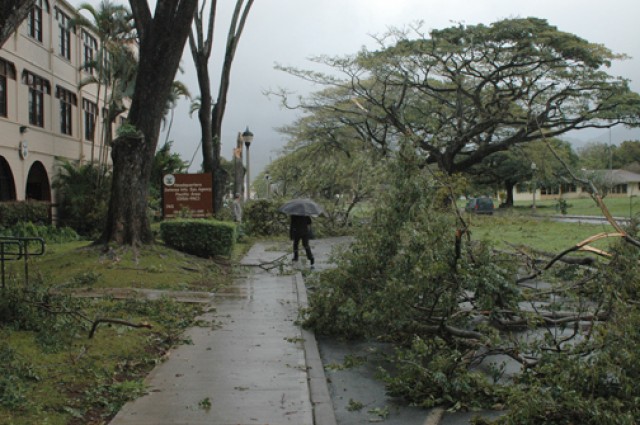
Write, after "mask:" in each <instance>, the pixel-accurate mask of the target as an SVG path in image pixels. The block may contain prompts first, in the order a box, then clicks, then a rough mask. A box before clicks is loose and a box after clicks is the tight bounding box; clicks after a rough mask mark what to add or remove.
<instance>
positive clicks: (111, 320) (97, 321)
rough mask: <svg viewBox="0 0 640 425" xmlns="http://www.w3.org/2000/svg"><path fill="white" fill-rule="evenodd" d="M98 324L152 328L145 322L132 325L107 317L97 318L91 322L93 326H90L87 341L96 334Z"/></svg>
mask: <svg viewBox="0 0 640 425" xmlns="http://www.w3.org/2000/svg"><path fill="white" fill-rule="evenodd" d="M100 323H114V324H116V325H123V326H129V327H132V328H147V329H151V328H152V327H153V326H151V324H150V323H147V322H141V323H132V322H129V321H126V320H121V319H110V318H108V317H99V318H97V319H96V320H94V321H93V326H91V332H89V339H91V338H93V334H94V333H95V332H96V329H97V328H98V325H99V324H100Z"/></svg>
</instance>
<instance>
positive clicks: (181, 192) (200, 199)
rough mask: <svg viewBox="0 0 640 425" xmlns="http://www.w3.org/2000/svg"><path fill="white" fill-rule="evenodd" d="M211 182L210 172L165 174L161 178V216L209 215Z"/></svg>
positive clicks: (211, 201) (196, 216)
mask: <svg viewBox="0 0 640 425" xmlns="http://www.w3.org/2000/svg"><path fill="white" fill-rule="evenodd" d="M212 183H213V182H212V180H211V173H204V174H166V175H165V176H164V177H163V178H162V201H163V202H162V215H163V217H164V218H176V217H191V218H205V217H211V216H212V215H213V190H212V189H211V186H212Z"/></svg>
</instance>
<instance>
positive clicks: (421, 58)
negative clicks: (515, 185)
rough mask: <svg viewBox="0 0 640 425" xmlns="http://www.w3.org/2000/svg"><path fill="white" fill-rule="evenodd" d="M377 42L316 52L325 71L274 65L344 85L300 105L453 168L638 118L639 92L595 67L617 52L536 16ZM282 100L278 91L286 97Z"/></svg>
mask: <svg viewBox="0 0 640 425" xmlns="http://www.w3.org/2000/svg"><path fill="white" fill-rule="evenodd" d="M378 41H379V49H378V50H376V51H369V50H367V49H363V50H362V51H361V52H359V53H358V54H356V55H353V56H349V57H342V58H329V57H321V58H317V59H316V60H317V61H318V62H320V63H322V64H324V65H328V66H329V67H331V68H332V69H333V70H334V71H335V73H334V74H333V75H328V74H322V73H317V72H310V71H304V70H299V69H293V68H282V69H284V70H286V71H287V72H290V73H292V74H294V75H297V76H299V77H301V78H305V79H308V80H311V81H314V82H317V83H321V84H325V85H328V86H337V87H340V88H342V89H343V90H344V91H343V93H342V94H341V97H340V98H339V99H336V98H335V97H334V98H319V97H312V98H310V99H306V100H304V101H303V103H302V104H301V105H299V107H302V108H308V109H312V108H324V109H332V110H335V111H339V112H340V113H341V114H342V115H343V119H344V120H345V121H349V123H350V124H351V125H353V126H354V127H357V128H359V129H361V131H364V132H366V133H367V135H368V137H369V139H370V140H371V141H372V142H373V143H376V144H377V145H379V146H381V147H383V148H384V149H397V147H398V145H399V144H401V143H409V144H411V146H413V147H414V148H415V150H416V151H417V152H419V153H420V154H421V156H422V158H423V161H424V163H425V164H428V163H433V164H437V165H438V167H439V168H440V169H441V170H443V171H445V172H447V173H449V174H452V173H456V172H461V171H464V170H466V169H468V168H469V167H471V166H473V165H475V164H478V163H480V162H481V161H482V160H483V159H484V158H485V157H487V156H489V155H491V154H493V153H496V152H500V151H504V150H507V149H509V148H510V147H512V146H514V145H517V144H521V143H526V142H530V141H534V140H538V139H541V138H543V137H555V136H559V135H562V134H564V133H566V132H568V131H571V130H580V129H583V128H589V127H598V128H606V127H611V126H615V125H618V124H622V123H626V124H633V125H638V123H639V119H638V117H639V116H640V115H639V111H640V96H639V95H638V94H637V93H635V92H632V91H631V90H630V89H629V86H628V81H626V80H624V79H622V78H617V77H614V76H611V75H609V74H608V73H607V72H605V71H604V69H605V68H607V67H608V66H609V65H610V64H611V62H612V61H613V60H616V59H624V58H625V56H624V55H619V54H615V53H613V52H612V51H611V50H609V49H607V48H606V47H604V46H602V45H600V44H594V43H589V42H588V41H586V40H584V39H582V38H580V37H578V36H576V35H574V34H570V33H567V32H563V31H560V30H558V29H557V28H556V27H554V26H552V25H550V24H549V23H548V22H547V21H546V20H543V19H538V18H523V19H520V18H519V19H505V20H501V21H498V22H495V23H493V24H491V25H482V24H480V25H469V26H467V25H462V24H460V25H455V26H452V27H450V28H445V29H443V30H433V31H432V32H431V34H430V36H427V35H426V34H424V33H422V32H421V31H420V28H419V27H415V28H412V29H411V30H409V31H400V30H393V31H391V32H390V34H388V35H387V36H385V37H382V38H380V39H379V40H378ZM285 101H286V100H285Z"/></svg>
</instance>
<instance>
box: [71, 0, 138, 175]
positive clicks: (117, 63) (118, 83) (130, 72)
mask: <svg viewBox="0 0 640 425" xmlns="http://www.w3.org/2000/svg"><path fill="white" fill-rule="evenodd" d="M78 11H79V12H83V11H84V12H86V13H87V14H88V15H89V17H90V19H89V18H87V17H85V16H84V15H80V14H79V15H78V16H77V17H76V18H75V19H74V20H72V25H76V26H80V27H85V28H88V29H90V30H91V31H92V32H93V34H95V35H96V36H97V37H98V48H97V52H96V56H95V57H94V58H93V59H92V60H89V61H88V62H86V63H84V64H83V65H82V66H83V68H84V69H86V70H89V71H91V75H90V76H89V77H87V78H85V79H84V80H83V81H81V83H80V85H81V86H84V85H88V84H98V93H97V103H98V104H100V101H101V89H102V87H103V86H104V87H106V88H107V93H108V95H106V96H105V97H104V100H103V109H104V110H105V111H107V115H106V116H103V127H102V128H103V134H102V144H101V146H102V149H101V150H100V152H99V155H98V162H99V163H100V164H102V163H103V162H106V149H108V147H109V145H110V143H111V140H112V138H113V134H112V130H111V128H112V125H113V123H114V122H115V120H116V119H117V117H118V116H119V115H120V114H122V113H123V112H124V111H126V107H125V106H124V99H125V98H127V97H130V96H131V95H132V94H133V84H134V82H135V76H136V72H137V59H136V57H135V54H134V52H133V51H132V49H131V48H130V45H131V43H132V42H133V41H134V40H135V31H133V21H132V16H131V12H130V11H129V9H127V8H126V7H125V6H122V5H118V4H114V3H113V2H111V1H110V0H103V1H102V2H100V4H99V6H98V7H97V8H95V7H94V6H93V5H91V4H89V3H82V4H81V5H80V6H79V8H78ZM93 128H95V125H94V126H93ZM94 158H95V141H94V142H93V144H92V146H91V161H92V162H93V161H94Z"/></svg>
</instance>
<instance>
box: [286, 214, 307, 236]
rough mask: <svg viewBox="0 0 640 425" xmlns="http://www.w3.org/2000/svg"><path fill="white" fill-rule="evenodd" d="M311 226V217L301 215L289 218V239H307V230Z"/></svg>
mask: <svg viewBox="0 0 640 425" xmlns="http://www.w3.org/2000/svg"><path fill="white" fill-rule="evenodd" d="M310 226H311V217H306V216H302V215H292V216H291V227H290V228H289V237H290V238H291V239H293V238H294V237H296V236H297V237H299V238H304V237H309V228H310Z"/></svg>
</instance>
